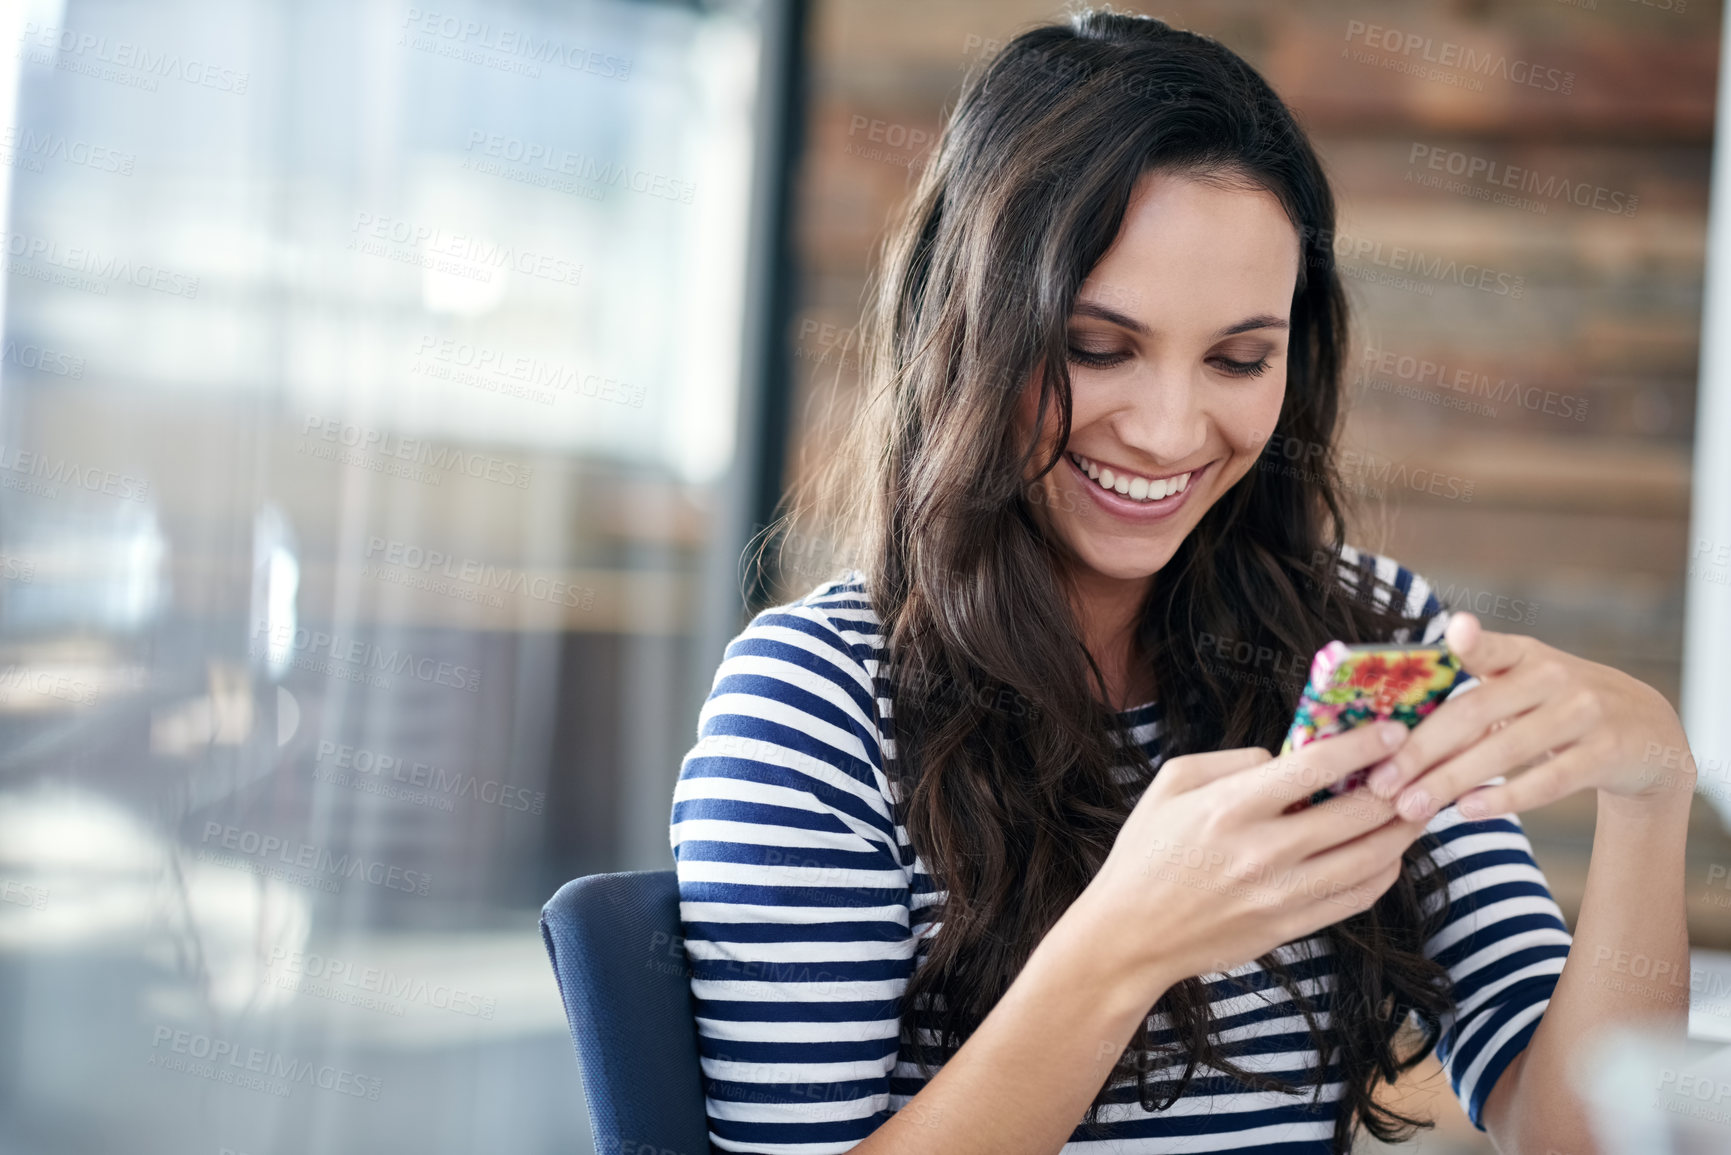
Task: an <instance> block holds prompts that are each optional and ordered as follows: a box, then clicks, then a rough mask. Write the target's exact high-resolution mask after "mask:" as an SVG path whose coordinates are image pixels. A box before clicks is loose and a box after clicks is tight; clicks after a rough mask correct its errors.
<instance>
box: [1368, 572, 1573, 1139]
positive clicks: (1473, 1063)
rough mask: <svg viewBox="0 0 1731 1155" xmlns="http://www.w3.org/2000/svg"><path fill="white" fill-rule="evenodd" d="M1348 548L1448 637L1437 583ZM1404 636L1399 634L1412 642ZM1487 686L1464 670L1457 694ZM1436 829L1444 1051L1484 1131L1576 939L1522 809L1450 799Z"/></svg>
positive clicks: (1433, 946) (1432, 638) (1428, 630)
mask: <svg viewBox="0 0 1731 1155" xmlns="http://www.w3.org/2000/svg"><path fill="white" fill-rule="evenodd" d="M1347 550H1348V551H1349V552H1343V554H1342V557H1343V560H1346V561H1348V563H1349V570H1348V571H1347V572H1351V569H1353V568H1356V569H1358V570H1361V571H1362V570H1364V569H1370V570H1373V571H1374V572H1376V573H1377V574H1378V575H1379V576H1381V577H1383V578H1385V579H1387V580H1388V582H1389V585H1390V586H1391V587H1392V589H1393V590H1394V593H1395V595H1396V596H1399V597H1402V598H1404V599H1405V608H1406V610H1407V612H1408V613H1409V614H1413V615H1415V616H1421V617H1423V619H1424V625H1423V627H1422V628H1421V629H1420V630H1419V636H1418V637H1417V638H1415V639H1412V640H1413V641H1414V643H1415V644H1421V645H1425V644H1430V643H1432V642H1436V641H1439V640H1440V639H1441V638H1442V635H1443V630H1444V629H1445V628H1447V626H1448V620H1449V617H1450V614H1451V612H1452V611H1450V610H1449V609H1448V607H1447V606H1445V605H1444V604H1443V602H1442V601H1441V599H1439V598H1438V597H1437V596H1436V593H1435V591H1434V590H1433V589H1432V588H1431V585H1430V583H1429V582H1427V581H1426V580H1425V579H1424V578H1423V577H1420V576H1419V575H1417V574H1414V573H1413V572H1412V571H1411V570H1408V569H1407V568H1406V567H1405V566H1403V565H1401V564H1400V563H1398V562H1396V561H1394V560H1392V559H1390V558H1386V557H1376V556H1374V555H1370V554H1365V553H1361V552H1359V551H1356V550H1352V548H1351V547H1350V546H1349V547H1347ZM1403 634H1404V631H1403V632H1402V633H1397V634H1396V636H1395V637H1394V638H1393V640H1395V641H1400V642H1404V641H1407V640H1408V639H1407V638H1406V637H1405V636H1403ZM1478 684H1479V680H1478V679H1477V678H1475V677H1473V676H1472V675H1470V674H1466V673H1462V674H1461V676H1460V677H1459V678H1457V679H1456V680H1455V684H1454V686H1453V688H1452V689H1450V691H1449V697H1450V698H1452V697H1454V696H1455V695H1457V694H1461V693H1465V692H1467V691H1469V690H1471V689H1472V688H1473V687H1475V686H1477V685H1478ZM1498 781H1500V779H1498ZM1426 830H1427V832H1429V833H1430V834H1432V835H1434V836H1435V837H1436V839H1437V840H1438V842H1439V843H1440V846H1439V849H1438V850H1437V852H1436V855H1435V857H1436V861H1437V865H1438V866H1439V867H1440V868H1441V869H1442V871H1443V875H1444V877H1445V878H1446V879H1447V880H1448V898H1449V913H1448V920H1447V922H1446V923H1445V924H1444V925H1443V926H1442V928H1441V929H1440V930H1438V931H1437V933H1436V934H1435V935H1433V936H1431V938H1430V939H1429V941H1427V942H1426V943H1425V955H1426V957H1428V958H1432V959H1435V960H1436V961H1437V962H1439V963H1441V964H1442V965H1443V966H1444V967H1446V968H1447V969H1448V973H1449V977H1450V979H1451V980H1452V981H1453V984H1454V991H1453V1000H1454V1010H1453V1012H1452V1013H1451V1014H1449V1015H1448V1016H1447V1017H1446V1018H1445V1019H1444V1020H1443V1030H1442V1035H1441V1037H1440V1038H1439V1039H1438V1040H1437V1048H1436V1053H1437V1058H1438V1059H1439V1060H1440V1061H1441V1062H1442V1065H1443V1070H1444V1071H1445V1072H1447V1074H1448V1078H1449V1084H1450V1085H1451V1086H1452V1087H1453V1088H1454V1092H1455V1095H1456V1096H1457V1097H1458V1098H1459V1099H1460V1103H1461V1106H1462V1108H1464V1109H1465V1111H1466V1113H1467V1118H1469V1119H1470V1120H1472V1124H1473V1126H1475V1127H1477V1128H1478V1129H1479V1130H1481V1131H1482V1130H1484V1121H1483V1113H1484V1105H1485V1100H1486V1099H1487V1098H1488V1097H1489V1096H1490V1093H1491V1089H1492V1088H1493V1087H1495V1086H1496V1084H1497V1079H1498V1078H1499V1077H1500V1076H1501V1075H1502V1073H1503V1070H1504V1068H1506V1067H1507V1066H1508V1065H1509V1064H1510V1063H1511V1062H1513V1061H1514V1058H1515V1056H1516V1055H1519V1054H1520V1053H1521V1051H1522V1050H1523V1049H1524V1048H1525V1047H1526V1045H1527V1042H1528V1041H1529V1040H1530V1039H1531V1038H1532V1037H1533V1031H1534V1030H1536V1029H1537V1027H1538V1025H1539V1019H1540V1018H1541V1017H1542V1016H1543V1015H1544V1013H1545V1008H1546V1007H1547V1006H1549V1005H1550V1000H1551V992H1552V991H1554V990H1555V989H1556V985H1557V978H1558V976H1560V975H1561V974H1562V972H1563V963H1564V961H1565V960H1566V959H1567V958H1568V955H1569V946H1570V943H1571V942H1572V939H1571V937H1570V935H1569V929H1568V924H1567V923H1565V922H1564V921H1563V912H1562V910H1561V909H1560V908H1559V907H1558V906H1557V903H1556V899H1555V898H1554V897H1553V896H1552V894H1551V890H1550V887H1549V886H1548V885H1547V884H1546V882H1545V876H1544V872H1543V871H1541V870H1540V869H1539V864H1538V862H1537V861H1536V860H1535V859H1534V858H1533V848H1532V844H1531V843H1530V842H1528V840H1527V835H1526V832H1525V831H1524V830H1523V829H1522V827H1521V824H1520V821H1519V819H1517V818H1516V817H1515V816H1514V815H1512V814H1510V815H1504V816H1501V817H1497V818H1487V819H1482V820H1478V821H1469V820H1467V819H1466V818H1464V817H1462V816H1461V813H1460V811H1459V810H1457V809H1455V807H1453V806H1446V807H1444V808H1443V809H1442V811H1441V812H1439V813H1438V814H1437V816H1436V817H1435V818H1434V819H1432V820H1431V822H1430V823H1429V825H1428V826H1427V827H1426Z"/></svg>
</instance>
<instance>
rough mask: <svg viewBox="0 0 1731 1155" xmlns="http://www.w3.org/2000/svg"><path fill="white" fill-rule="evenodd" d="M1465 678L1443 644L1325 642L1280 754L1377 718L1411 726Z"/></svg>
mask: <svg viewBox="0 0 1731 1155" xmlns="http://www.w3.org/2000/svg"><path fill="white" fill-rule="evenodd" d="M1464 676H1465V675H1463V673H1462V671H1461V666H1460V661H1459V659H1457V658H1456V657H1455V656H1454V655H1453V654H1452V653H1450V652H1449V651H1448V648H1447V647H1446V646H1440V645H1439V646H1402V645H1396V644H1378V643H1371V644H1367V645H1358V646H1349V645H1346V644H1345V643H1344V642H1330V643H1328V645H1326V646H1324V647H1322V649H1320V650H1318V651H1317V652H1316V658H1315V660H1313V661H1312V662H1311V664H1310V681H1309V682H1307V683H1306V684H1305V687H1304V693H1303V694H1302V695H1301V696H1300V697H1299V700H1298V710H1297V712H1296V713H1295V714H1294V716H1293V719H1292V728H1291V729H1290V730H1288V731H1287V734H1286V741H1285V742H1284V743H1282V744H1281V747H1280V752H1281V753H1282V754H1286V753H1289V752H1291V751H1293V750H1296V749H1298V748H1299V747H1301V746H1305V745H1308V744H1309V743H1311V742H1314V741H1316V740H1317V739H1318V738H1326V737H1328V736H1329V735H1331V734H1339V733H1341V732H1343V731H1346V730H1350V729H1352V728H1353V727H1355V726H1361V725H1363V724H1364V723H1366V722H1369V721H1375V720H1377V719H1382V718H1392V719H1394V720H1395V721H1397V722H1405V723H1406V724H1407V725H1408V726H1409V727H1410V726H1416V725H1418V724H1419V722H1420V721H1421V720H1422V719H1423V718H1424V717H1425V716H1426V715H1428V714H1429V713H1431V711H1433V710H1435V709H1436V708H1437V704H1438V703H1439V702H1441V701H1442V700H1443V699H1444V698H1446V697H1448V694H1449V691H1450V690H1452V689H1453V688H1454V686H1455V684H1456V682H1458V681H1460V680H1462V679H1463V678H1464ZM1368 773H1369V767H1366V768H1364V769H1361V770H1355V771H1354V772H1353V773H1351V774H1349V775H1347V776H1346V777H1345V778H1342V779H1341V780H1340V781H1339V782H1336V783H1335V784H1334V785H1333V786H1326V787H1324V788H1322V789H1321V790H1318V791H1317V792H1316V793H1315V794H1313V795H1311V797H1310V798H1309V800H1308V802H1310V803H1315V802H1321V801H1322V800H1323V799H1325V798H1328V797H1331V796H1332V795H1335V794H1344V793H1345V792H1346V791H1348V790H1352V789H1355V788H1357V787H1358V786H1359V785H1360V784H1361V783H1362V782H1363V781H1364V778H1365V775H1366V774H1368ZM1303 805H1304V804H1300V805H1298V806H1296V807H1294V808H1295V809H1303Z"/></svg>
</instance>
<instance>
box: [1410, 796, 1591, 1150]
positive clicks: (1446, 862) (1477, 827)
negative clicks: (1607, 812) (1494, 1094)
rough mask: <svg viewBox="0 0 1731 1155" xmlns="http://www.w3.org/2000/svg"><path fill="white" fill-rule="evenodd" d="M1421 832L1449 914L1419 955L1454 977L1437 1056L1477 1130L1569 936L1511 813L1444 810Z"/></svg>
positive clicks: (1539, 1009)
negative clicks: (1432, 843)
mask: <svg viewBox="0 0 1731 1155" xmlns="http://www.w3.org/2000/svg"><path fill="white" fill-rule="evenodd" d="M1426 829H1427V830H1428V831H1429V832H1430V833H1432V834H1434V835H1435V836H1436V837H1437V838H1438V839H1439V840H1440V841H1441V843H1442V845H1441V848H1440V849H1439V850H1438V851H1437V852H1436V856H1435V857H1436V860H1437V863H1438V865H1439V866H1441V867H1442V869H1443V872H1444V875H1445V877H1446V878H1447V879H1448V897H1449V915H1448V921H1447V923H1445V924H1444V926H1443V927H1442V929H1441V930H1439V931H1438V932H1437V933H1436V934H1435V935H1433V936H1432V937H1431V938H1430V940H1429V941H1428V942H1426V943H1425V955H1426V957H1428V958H1432V959H1435V960H1436V961H1437V962H1439V963H1441V964H1442V965H1443V966H1445V967H1447V968H1448V973H1449V977H1450V978H1451V979H1452V980H1453V981H1454V1004H1455V1007H1454V1011H1453V1012H1452V1013H1451V1014H1450V1015H1448V1016H1447V1017H1446V1018H1445V1019H1444V1020H1443V1030H1442V1036H1441V1037H1440V1038H1439V1039H1438V1040H1437V1049H1436V1053H1437V1058H1438V1059H1439V1060H1441V1062H1442V1065H1443V1069H1444V1070H1445V1071H1446V1072H1447V1073H1448V1077H1449V1084H1450V1085H1451V1086H1452V1087H1453V1088H1454V1092H1455V1095H1456V1096H1457V1097H1458V1098H1459V1099H1460V1102H1461V1106H1462V1107H1463V1108H1464V1109H1465V1110H1466V1113H1467V1118H1469V1119H1471V1120H1472V1124H1473V1126H1475V1127H1477V1128H1478V1129H1479V1130H1481V1131H1482V1130H1484V1127H1485V1125H1484V1120H1483V1114H1484V1106H1485V1100H1486V1099H1487V1098H1489V1097H1490V1093H1491V1089H1492V1088H1493V1087H1495V1086H1496V1084H1497V1079H1498V1078H1499V1077H1500V1076H1501V1075H1502V1073H1503V1069H1504V1068H1505V1067H1507V1066H1508V1065H1509V1064H1510V1063H1511V1062H1513V1061H1514V1058H1515V1056H1516V1055H1519V1054H1520V1053H1521V1051H1522V1050H1523V1049H1525V1047H1526V1045H1527V1042H1528V1041H1529V1040H1530V1039H1531V1038H1532V1037H1533V1031H1534V1030H1536V1029H1537V1028H1538V1025H1539V1019H1540V1017H1541V1016H1543V1015H1544V1013H1545V1008H1546V1007H1547V1006H1549V1005H1550V1001H1551V992H1552V991H1554V990H1555V989H1556V986H1557V978H1558V976H1559V975H1561V974H1562V973H1563V963H1564V962H1565V961H1566V960H1567V959H1568V957H1569V945H1570V942H1571V938H1570V936H1569V928H1568V925H1567V924H1566V923H1565V922H1564V921H1563V912H1562V911H1561V910H1560V909H1559V908H1558V906H1557V903H1556V900H1555V899H1554V898H1553V897H1552V896H1551V890H1550V887H1549V886H1547V885H1546V884H1545V876H1544V872H1543V871H1541V870H1540V869H1539V865H1538V863H1537V862H1535V861H1534V859H1533V848H1532V845H1531V844H1530V843H1529V842H1528V841H1527V836H1526V833H1525V831H1523V830H1522V829H1521V825H1520V822H1519V820H1518V819H1516V818H1515V816H1514V815H1512V814H1511V815H1505V816H1503V817H1499V818H1487V819H1482V820H1479V821H1468V820H1467V819H1465V818H1463V817H1461V814H1460V811H1458V810H1456V809H1455V808H1454V807H1453V806H1448V807H1444V808H1443V810H1442V811H1441V812H1440V813H1439V814H1438V815H1437V816H1436V817H1435V818H1434V819H1432V820H1431V822H1430V824H1429V825H1428V826H1427V827H1426Z"/></svg>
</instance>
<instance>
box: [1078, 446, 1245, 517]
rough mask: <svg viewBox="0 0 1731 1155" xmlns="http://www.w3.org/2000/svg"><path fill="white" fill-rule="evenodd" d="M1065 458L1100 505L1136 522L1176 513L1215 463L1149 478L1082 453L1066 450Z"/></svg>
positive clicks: (1115, 514) (1084, 487) (1080, 482)
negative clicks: (1113, 466) (1104, 463)
mask: <svg viewBox="0 0 1731 1155" xmlns="http://www.w3.org/2000/svg"><path fill="white" fill-rule="evenodd" d="M1064 460H1065V461H1066V462H1068V463H1069V465H1070V470H1071V472H1072V473H1073V475H1074V476H1075V478H1076V481H1077V483H1078V484H1079V485H1080V486H1081V487H1082V488H1083V489H1084V490H1086V491H1087V493H1088V496H1089V497H1090V498H1092V499H1093V501H1094V503H1095V504H1096V505H1097V506H1099V507H1100V508H1101V509H1102V510H1104V511H1105V512H1107V513H1109V514H1111V515H1112V516H1113V517H1117V518H1122V519H1123V520H1125V521H1133V522H1150V521H1161V520H1163V519H1165V518H1168V517H1171V516H1172V515H1173V514H1175V513H1177V512H1178V511H1179V510H1180V509H1182V508H1183V507H1184V506H1185V504H1186V503H1187V502H1188V500H1189V497H1190V494H1191V493H1193V492H1194V491H1195V490H1197V489H1199V488H1201V487H1202V484H1203V482H1204V481H1205V479H1207V478H1208V470H1209V469H1210V467H1211V466H1212V465H1213V464H1214V463H1213V462H1212V461H1210V462H1208V463H1206V464H1204V465H1201V466H1198V467H1196V468H1194V469H1190V470H1186V471H1185V472H1183V473H1172V474H1166V475H1164V476H1162V477H1155V478H1150V477H1145V476H1143V475H1141V474H1136V473H1129V472H1126V471H1123V470H1121V469H1113V468H1112V467H1111V466H1109V465H1101V464H1100V463H1099V462H1097V461H1095V460H1093V459H1092V458H1089V457H1086V456H1084V455H1082V454H1079V453H1066V454H1064Z"/></svg>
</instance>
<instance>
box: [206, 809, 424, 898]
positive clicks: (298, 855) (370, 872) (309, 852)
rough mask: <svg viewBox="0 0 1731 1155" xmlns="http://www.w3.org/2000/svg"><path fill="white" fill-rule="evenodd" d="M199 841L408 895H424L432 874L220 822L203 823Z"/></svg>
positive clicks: (249, 856)
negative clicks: (333, 851)
mask: <svg viewBox="0 0 1731 1155" xmlns="http://www.w3.org/2000/svg"><path fill="white" fill-rule="evenodd" d="M199 841H201V842H205V843H211V842H215V843H216V844H217V845H219V846H221V847H222V848H223V849H224V850H233V851H237V852H239V853H240V854H243V855H246V856H247V857H248V858H256V859H258V860H260V861H264V860H267V859H270V858H272V857H274V858H275V859H276V860H277V861H279V862H281V863H283V864H284V865H286V866H292V867H295V868H297V869H301V870H313V871H317V872H318V873H320V874H326V875H329V876H331V877H332V878H357V877H358V878H361V879H363V880H364V881H366V882H370V883H372V884H373V885H374V886H383V887H385V888H387V889H389V890H401V891H406V892H408V893H410V894H426V893H427V887H428V886H429V885H430V884H431V882H432V879H433V876H432V875H430V874H428V873H427V872H426V871H424V870H404V869H403V868H402V867H400V866H387V865H385V864H384V863H383V862H379V861H377V860H368V859H366V858H362V857H361V856H360V855H358V854H340V855H338V854H332V853H331V852H330V851H329V850H327V849H325V848H324V847H320V846H314V845H313V844H312V843H310V842H295V843H291V842H288V841H286V840H285V839H282V838H278V837H277V836H276V835H274V834H260V833H259V832H258V831H256V830H245V829H242V828H241V827H239V826H225V825H223V824H222V823H220V822H206V823H205V824H204V836H203V837H202V838H201V839H200V840H199Z"/></svg>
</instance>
